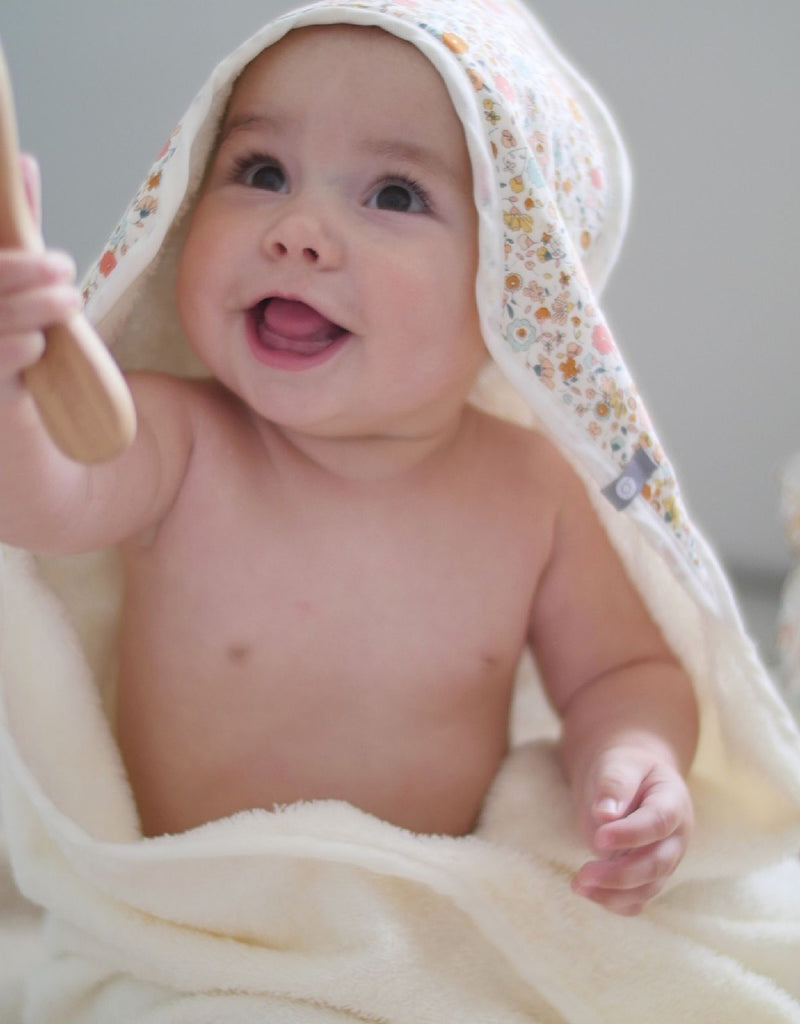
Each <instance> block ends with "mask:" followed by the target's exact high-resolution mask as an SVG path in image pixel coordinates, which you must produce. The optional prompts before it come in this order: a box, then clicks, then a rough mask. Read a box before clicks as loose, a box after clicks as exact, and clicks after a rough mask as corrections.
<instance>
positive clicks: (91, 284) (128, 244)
mask: <svg viewBox="0 0 800 1024" xmlns="http://www.w3.org/2000/svg"><path fill="white" fill-rule="evenodd" d="M180 132H181V125H178V126H177V127H176V128H175V129H174V130H173V131H172V134H171V135H170V137H169V139H167V141H166V143H165V144H164V146H163V148H162V150H161V152H160V153H159V154H158V157H157V158H156V161H155V163H154V164H153V166H152V167H151V168H150V172H149V174H148V175H147V178H146V179H145V180H144V182H143V183H142V185H141V186H140V188H139V191H138V192H137V193H136V195H135V196H134V197H133V200H132V201H131V203H130V205H129V206H128V208H127V209H126V211H125V213H124V214H123V216H122V219H121V220H120V221H119V223H118V224H117V226H116V227H115V228H114V231H113V233H112V235H111V237H110V238H109V240H108V242H107V243H106V246H105V248H104V249H103V252H102V253H101V255H100V257H99V258H98V260H97V261H96V263H95V264H94V265H93V266H92V268H91V269H90V271H89V273H88V274H87V276H86V278H85V280H84V282H83V301H84V303H88V302H89V300H90V299H91V298H92V297H93V296H94V294H95V293H96V292H97V290H98V289H99V288H100V287H101V286H102V284H103V282H104V281H105V280H106V279H107V278H109V277H110V276H111V275H112V274H113V273H114V271H115V270H116V269H117V266H118V265H119V263H120V261H121V260H122V259H123V258H124V257H125V256H127V254H128V253H129V252H130V250H131V249H132V248H133V247H134V246H135V245H136V243H137V242H139V241H141V240H142V239H144V238H146V237H147V236H148V235H149V234H150V232H151V231H152V229H153V227H154V226H155V224H156V223H157V216H156V215H157V214H158V210H159V191H160V188H161V183H162V180H163V176H164V170H165V168H166V166H167V164H168V163H169V161H170V160H171V159H172V157H173V156H174V155H175V152H176V150H177V148H178V138H179V136H180Z"/></svg>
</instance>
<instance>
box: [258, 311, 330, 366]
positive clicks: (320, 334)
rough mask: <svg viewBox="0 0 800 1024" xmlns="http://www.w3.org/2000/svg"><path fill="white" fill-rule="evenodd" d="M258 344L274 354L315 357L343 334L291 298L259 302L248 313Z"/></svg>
mask: <svg viewBox="0 0 800 1024" xmlns="http://www.w3.org/2000/svg"><path fill="white" fill-rule="evenodd" d="M252 315H253V321H254V325H255V330H256V337H257V340H258V343H259V345H262V346H263V347H264V348H267V349H271V350H272V351H274V352H287V353H292V354H294V355H296V356H315V355H318V354H319V353H321V352H324V351H325V349H327V348H328V347H329V346H330V345H332V344H333V343H334V342H336V341H338V340H339V339H340V338H342V337H343V336H344V335H345V334H347V331H346V330H345V329H344V328H343V327H340V326H339V325H338V324H335V323H333V322H332V321H331V320H328V319H327V317H324V316H323V315H322V314H321V313H319V312H317V310H316V309H313V308H312V307H311V306H307V305H306V304H305V302H299V301H297V300H295V299H280V298H270V299H262V300H261V302H259V303H257V304H256V305H255V306H254V307H253V310H252Z"/></svg>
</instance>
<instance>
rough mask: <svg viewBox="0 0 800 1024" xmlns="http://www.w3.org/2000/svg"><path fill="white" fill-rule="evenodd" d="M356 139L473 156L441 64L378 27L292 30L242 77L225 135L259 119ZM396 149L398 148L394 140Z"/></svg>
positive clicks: (458, 157) (291, 129)
mask: <svg viewBox="0 0 800 1024" xmlns="http://www.w3.org/2000/svg"><path fill="white" fill-rule="evenodd" d="M321 119H325V120H324V124H323V130H324V129H325V128H326V127H327V128H328V129H329V130H331V129H336V130H337V131H339V132H340V133H342V134H343V135H347V136H348V137H349V138H351V139H352V140H357V139H359V138H368V139H391V140H397V139H399V138H403V139H404V141H405V143H406V144H407V145H406V148H407V149H408V150H409V151H411V150H413V148H414V146H415V142H416V144H418V146H422V145H424V146H425V147H426V148H428V149H430V148H435V149H441V148H444V149H446V150H447V152H448V153H449V160H448V161H447V162H451V163H452V164H453V165H454V167H455V168H456V169H458V170H459V171H460V170H461V168H462V166H463V164H464V162H465V161H466V163H469V160H468V157H467V153H466V147H465V143H464V133H463V126H462V124H461V120H460V118H459V117H458V115H457V114H456V111H455V109H454V107H453V104H452V102H451V100H450V96H449V93H448V89H447V86H446V85H445V82H444V79H443V78H442V76H441V74H440V73H439V71H438V70H437V69H436V68H435V67H434V65H433V64H432V63H431V62H430V61H429V60H428V58H427V57H426V56H425V55H424V54H423V53H422V52H421V51H420V50H419V49H418V48H417V47H416V46H414V45H413V44H412V43H410V42H407V41H406V40H403V39H400V38H399V37H397V36H394V35H392V34H391V33H389V32H386V31H384V30H383V29H380V28H377V27H373V26H369V27H368V26H360V25H347V24H335V25H324V26H307V27H302V28H298V29H293V30H292V31H290V32H289V33H287V34H286V35H285V36H283V37H282V38H281V39H280V40H278V41H277V42H276V43H273V44H272V45H271V46H269V47H267V48H265V49H264V50H262V51H261V52H260V53H259V54H258V55H257V56H256V57H255V58H254V59H253V60H252V61H251V62H250V63H249V64H248V65H247V67H246V68H245V69H244V71H243V72H242V74H241V75H240V76H239V78H238V79H237V81H236V83H235V85H234V88H233V91H232V94H231V97H230V99H229V101H228V104H227V108H226V112H225V115H224V118H223V122H222V132H221V133H220V137H221V139H224V138H225V137H227V136H228V135H230V134H231V132H232V131H236V130H238V127H239V126H243V127H244V128H245V129H247V128H248V127H250V126H252V127H253V129H254V130H257V128H258V127H259V126H261V127H263V128H264V129H265V130H267V131H272V132H273V133H275V134H282V135H284V136H289V135H292V133H294V137H295V138H299V137H300V135H301V133H302V131H303V130H305V129H308V127H309V126H312V127H313V126H316V127H317V129H319V127H320V120H321ZM395 148H396V147H395Z"/></svg>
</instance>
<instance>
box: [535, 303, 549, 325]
mask: <svg viewBox="0 0 800 1024" xmlns="http://www.w3.org/2000/svg"><path fill="white" fill-rule="evenodd" d="M534 315H535V317H536V319H537V320H538V321H539V323H540V324H543V323H544V322H545V320H549V319H550V310H549V309H548V308H547V306H540V307H539V309H537V310H536V313H535V314H534Z"/></svg>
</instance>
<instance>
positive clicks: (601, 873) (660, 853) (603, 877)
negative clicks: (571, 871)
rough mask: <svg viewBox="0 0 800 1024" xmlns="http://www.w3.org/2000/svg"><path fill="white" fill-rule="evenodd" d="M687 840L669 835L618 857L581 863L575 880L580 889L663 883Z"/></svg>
mask: <svg viewBox="0 0 800 1024" xmlns="http://www.w3.org/2000/svg"><path fill="white" fill-rule="evenodd" d="M685 849H686V843H685V842H684V840H683V838H682V837H681V836H680V835H678V834H675V835H672V836H670V837H669V838H668V839H665V840H664V841H663V842H660V843H653V844H652V845H651V846H644V847H642V848H641V849H638V850H629V851H627V852H625V853H620V854H618V855H617V856H614V857H610V858H606V859H602V860H593V861H589V862H588V863H586V864H584V865H583V867H582V868H581V869H580V871H579V872H578V874H577V875H576V876H575V879H574V887H575V888H576V890H578V891H580V890H581V889H583V888H590V889H595V888H597V889H637V888H639V887H640V886H644V885H652V884H655V883H658V882H663V881H664V880H665V879H666V878H669V876H670V875H671V874H672V872H673V871H674V870H675V868H676V867H677V866H678V864H679V863H680V861H681V858H682V857H683V854H684V852H685Z"/></svg>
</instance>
